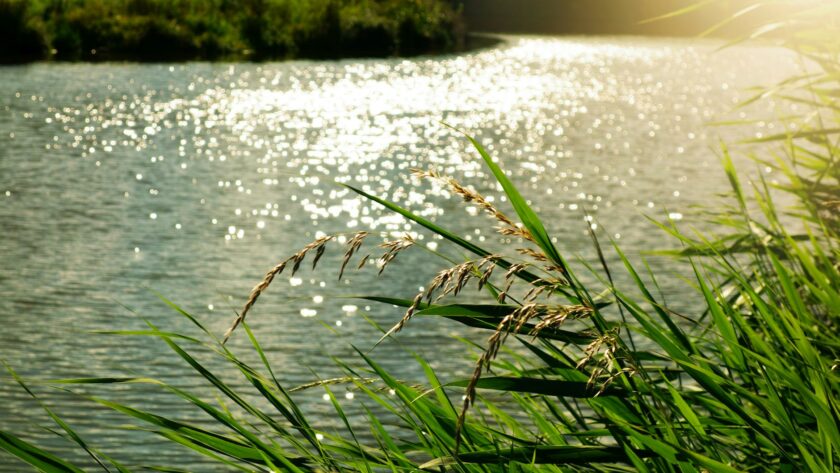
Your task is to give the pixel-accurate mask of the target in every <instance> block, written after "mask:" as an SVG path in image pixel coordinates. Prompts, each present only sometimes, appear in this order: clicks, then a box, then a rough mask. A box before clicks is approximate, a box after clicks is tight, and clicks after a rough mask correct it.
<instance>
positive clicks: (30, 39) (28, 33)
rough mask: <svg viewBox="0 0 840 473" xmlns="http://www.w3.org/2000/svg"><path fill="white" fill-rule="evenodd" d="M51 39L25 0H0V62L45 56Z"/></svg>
mask: <svg viewBox="0 0 840 473" xmlns="http://www.w3.org/2000/svg"><path fill="white" fill-rule="evenodd" d="M48 53H49V42H48V40H47V35H46V30H45V28H44V24H43V22H42V21H41V20H40V19H39V18H37V17H35V16H34V15H33V14H32V12H31V11H30V8H29V3H28V2H27V1H25V0H0V62H6V63H8V62H21V61H34V60H38V59H44V58H46V57H47V55H48Z"/></svg>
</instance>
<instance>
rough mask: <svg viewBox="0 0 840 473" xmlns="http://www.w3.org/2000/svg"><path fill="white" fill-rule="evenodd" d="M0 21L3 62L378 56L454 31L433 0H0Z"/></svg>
mask: <svg viewBox="0 0 840 473" xmlns="http://www.w3.org/2000/svg"><path fill="white" fill-rule="evenodd" d="M0 25H4V26H7V28H4V30H3V33H2V34H5V35H8V39H9V41H8V42H7V43H6V44H14V45H16V47H15V48H8V51H6V49H5V48H4V49H3V51H4V53H3V54H0V56H3V57H4V59H5V60H6V61H10V62H20V61H27V60H36V59H44V58H48V57H53V58H55V59H63V60H79V59H84V60H102V59H136V60H183V59H191V58H199V59H215V58H219V57H253V58H287V57H301V56H302V57H339V56H387V55H392V54H418V53H428V52H441V51H451V50H453V49H455V48H456V47H457V46H459V44H460V42H461V41H462V38H461V36H462V35H463V31H462V28H460V26H459V25H460V14H459V13H458V12H456V11H455V10H454V9H453V8H452V7H451V6H450V4H449V3H448V2H445V1H443V0H417V1H410V2H401V1H397V0H377V1H373V0H326V1H311V0H236V1H224V0H213V1H199V0H31V1H24V0H2V1H0ZM51 50H54V52H53V53H52V54H50V51H51Z"/></svg>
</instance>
